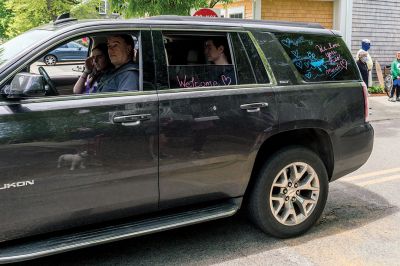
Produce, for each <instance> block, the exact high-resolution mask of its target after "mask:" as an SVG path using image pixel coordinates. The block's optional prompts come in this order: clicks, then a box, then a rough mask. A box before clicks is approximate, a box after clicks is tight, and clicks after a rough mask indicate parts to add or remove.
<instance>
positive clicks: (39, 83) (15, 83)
mask: <svg viewBox="0 0 400 266" xmlns="http://www.w3.org/2000/svg"><path fill="white" fill-rule="evenodd" d="M45 92H46V90H45V82H44V80H43V77H42V76H41V75H39V74H31V73H26V72H21V73H18V74H17V75H15V77H14V78H13V80H12V81H11V84H10V85H8V86H5V87H4V88H3V89H2V91H1V93H2V94H3V96H5V97H6V98H7V99H19V98H24V97H35V96H36V97H37V96H45Z"/></svg>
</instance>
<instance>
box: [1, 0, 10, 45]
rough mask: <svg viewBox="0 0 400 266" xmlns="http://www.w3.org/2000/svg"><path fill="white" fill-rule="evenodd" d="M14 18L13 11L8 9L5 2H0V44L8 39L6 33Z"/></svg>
mask: <svg viewBox="0 0 400 266" xmlns="http://www.w3.org/2000/svg"><path fill="white" fill-rule="evenodd" d="M11 17H12V13H11V10H10V9H8V8H6V6H5V3H4V1H2V0H0V43H1V40H5V39H7V35H6V31H7V27H8V24H9V21H10V19H11Z"/></svg>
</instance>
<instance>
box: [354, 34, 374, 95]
mask: <svg viewBox="0 0 400 266" xmlns="http://www.w3.org/2000/svg"><path fill="white" fill-rule="evenodd" d="M370 48H371V41H370V40H368V39H364V40H362V41H361V49H360V50H359V51H358V52H357V56H356V60H358V58H360V57H359V54H360V53H361V52H365V53H367V62H365V63H366V64H367V67H368V82H366V85H367V87H368V88H369V87H371V86H372V67H373V66H374V62H373V61H372V58H371V56H370V54H369V52H368V50H369V49H370Z"/></svg>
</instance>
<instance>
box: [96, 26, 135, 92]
mask: <svg viewBox="0 0 400 266" xmlns="http://www.w3.org/2000/svg"><path fill="white" fill-rule="evenodd" d="M107 46H108V54H109V57H110V61H111V63H112V64H113V65H114V69H112V70H111V71H108V72H107V73H106V74H104V75H103V76H102V77H101V78H100V80H99V82H98V90H97V91H98V92H115V91H132V90H139V71H138V70H139V67H138V65H137V64H134V63H133V62H132V58H133V47H134V41H133V39H132V36H130V35H127V34H120V35H114V36H110V37H108V38H107Z"/></svg>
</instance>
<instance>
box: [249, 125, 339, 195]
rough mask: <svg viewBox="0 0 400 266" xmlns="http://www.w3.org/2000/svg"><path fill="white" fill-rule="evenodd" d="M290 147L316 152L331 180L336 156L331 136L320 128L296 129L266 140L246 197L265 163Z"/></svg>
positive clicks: (258, 157) (255, 165)
mask: <svg viewBox="0 0 400 266" xmlns="http://www.w3.org/2000/svg"><path fill="white" fill-rule="evenodd" d="M288 146H302V147H305V148H308V149H310V150H311V151H313V152H315V153H316V154H317V155H318V156H319V157H320V158H321V160H322V161H323V163H324V165H325V167H326V170H327V174H328V178H329V180H330V179H331V177H332V174H333V167H334V155H333V147H332V141H331V138H330V136H329V134H328V133H327V132H326V131H325V130H323V129H318V128H305V129H295V130H290V131H285V132H281V133H278V134H276V135H273V136H271V137H270V138H268V139H266V140H265V141H264V143H263V144H262V145H261V147H260V149H259V150H258V153H257V156H256V159H255V161H254V166H253V170H252V173H251V177H250V181H249V184H248V186H247V188H246V192H245V195H246V194H248V191H251V189H252V187H253V184H254V182H255V179H256V178H257V176H258V173H259V172H260V170H261V168H262V167H263V165H264V163H265V161H266V160H267V159H268V158H269V157H270V156H272V155H273V154H274V153H275V152H277V151H278V150H280V149H282V148H284V147H288Z"/></svg>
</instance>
